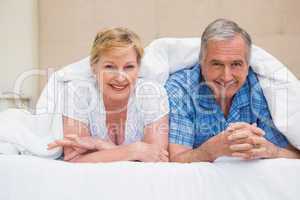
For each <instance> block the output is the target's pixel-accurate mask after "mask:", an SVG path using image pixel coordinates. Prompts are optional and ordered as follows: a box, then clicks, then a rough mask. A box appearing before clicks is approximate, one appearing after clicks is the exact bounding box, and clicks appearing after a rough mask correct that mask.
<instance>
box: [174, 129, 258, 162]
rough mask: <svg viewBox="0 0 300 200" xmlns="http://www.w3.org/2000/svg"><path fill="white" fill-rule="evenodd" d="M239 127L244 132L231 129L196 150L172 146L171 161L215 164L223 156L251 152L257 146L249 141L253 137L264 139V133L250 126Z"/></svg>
mask: <svg viewBox="0 0 300 200" xmlns="http://www.w3.org/2000/svg"><path fill="white" fill-rule="evenodd" d="M239 126H240V127H243V128H244V130H243V132H234V129H231V127H229V128H228V129H226V130H225V131H223V132H221V133H219V134H217V135H216V136H214V137H211V138H210V139H209V140H207V141H206V142H204V143H203V144H202V145H201V146H199V147H198V148H196V149H192V148H191V147H185V146H183V145H178V144H170V150H169V151H170V159H171V161H173V162H183V163H185V162H187V163H190V162H213V161H215V160H216V159H217V158H219V157H221V156H233V155H235V154H236V153H237V152H245V151H251V150H252V149H253V148H254V147H255V146H254V145H253V144H251V143H249V142H248V141H247V140H248V139H249V138H251V137H252V136H253V135H255V136H256V137H257V138H262V135H263V132H262V131H261V130H260V129H258V128H257V127H255V126H253V125H250V124H246V123H239ZM240 141H242V142H240Z"/></svg>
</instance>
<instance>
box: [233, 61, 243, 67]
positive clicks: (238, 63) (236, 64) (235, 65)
mask: <svg viewBox="0 0 300 200" xmlns="http://www.w3.org/2000/svg"><path fill="white" fill-rule="evenodd" d="M231 66H232V67H240V66H242V63H240V62H235V63H232V64H231Z"/></svg>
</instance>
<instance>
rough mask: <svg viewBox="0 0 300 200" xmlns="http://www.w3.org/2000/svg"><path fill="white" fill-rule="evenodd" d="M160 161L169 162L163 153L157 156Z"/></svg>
mask: <svg viewBox="0 0 300 200" xmlns="http://www.w3.org/2000/svg"><path fill="white" fill-rule="evenodd" d="M159 158H160V161H161V162H169V157H168V156H165V155H160V156H159Z"/></svg>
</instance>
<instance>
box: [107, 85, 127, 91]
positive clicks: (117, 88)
mask: <svg viewBox="0 0 300 200" xmlns="http://www.w3.org/2000/svg"><path fill="white" fill-rule="evenodd" d="M109 86H110V87H111V88H112V89H113V90H116V91H122V90H124V89H126V88H127V87H128V84H126V85H116V84H109Z"/></svg>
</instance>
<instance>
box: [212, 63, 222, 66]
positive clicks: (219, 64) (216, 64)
mask: <svg viewBox="0 0 300 200" xmlns="http://www.w3.org/2000/svg"><path fill="white" fill-rule="evenodd" d="M212 65H213V66H215V67H221V66H222V64H221V63H212Z"/></svg>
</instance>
